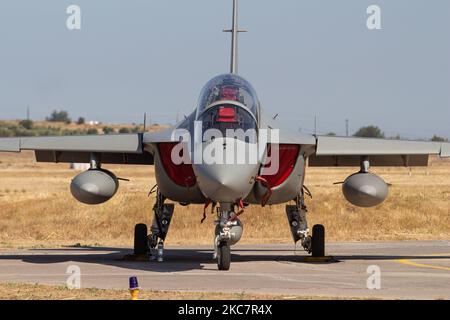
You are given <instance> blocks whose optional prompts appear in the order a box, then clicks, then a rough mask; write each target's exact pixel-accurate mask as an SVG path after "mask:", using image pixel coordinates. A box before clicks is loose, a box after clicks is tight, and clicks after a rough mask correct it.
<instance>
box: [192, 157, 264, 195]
mask: <svg viewBox="0 0 450 320" xmlns="http://www.w3.org/2000/svg"><path fill="white" fill-rule="evenodd" d="M258 169H259V167H258V166H257V165H255V164H252V165H249V164H233V165H228V164H212V165H207V164H201V165H194V171H195V173H196V176H197V180H198V183H199V187H200V190H201V191H202V192H203V194H204V195H205V196H206V197H207V198H209V199H211V200H213V201H216V202H236V201H237V200H239V199H242V198H245V197H246V196H247V195H248V194H249V193H250V191H251V189H252V187H253V184H254V179H252V178H254V177H255V176H256V175H257V173H258Z"/></svg>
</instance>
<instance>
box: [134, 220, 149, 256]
mask: <svg viewBox="0 0 450 320" xmlns="http://www.w3.org/2000/svg"><path fill="white" fill-rule="evenodd" d="M147 253H148V237H147V225H146V224H143V223H140V224H137V225H136V226H135V227H134V254H135V255H142V254H147Z"/></svg>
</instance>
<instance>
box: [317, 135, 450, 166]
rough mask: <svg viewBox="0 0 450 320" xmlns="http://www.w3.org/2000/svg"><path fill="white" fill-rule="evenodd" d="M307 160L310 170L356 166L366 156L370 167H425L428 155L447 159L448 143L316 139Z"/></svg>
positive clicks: (449, 146)
mask: <svg viewBox="0 0 450 320" xmlns="http://www.w3.org/2000/svg"><path fill="white" fill-rule="evenodd" d="M316 140H317V144H316V150H315V153H314V154H312V155H311V156H310V158H309V165H310V166H313V167H328V166H359V165H360V161H361V157H362V156H367V157H369V159H370V165H371V166H427V165H428V158H429V156H430V155H437V156H440V157H450V143H447V142H427V141H405V140H386V139H371V138H354V137H352V138H348V137H329V136H318V137H317V138H316Z"/></svg>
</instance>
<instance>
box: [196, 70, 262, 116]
mask: <svg viewBox="0 0 450 320" xmlns="http://www.w3.org/2000/svg"><path fill="white" fill-rule="evenodd" d="M218 101H236V102H238V103H240V104H242V105H244V106H245V107H246V108H247V109H248V110H249V111H250V112H251V113H252V114H253V115H254V117H255V118H256V119H257V118H258V117H257V110H258V106H259V101H258V97H257V96H256V92H255V90H254V89H253V87H252V86H251V84H250V83H249V82H248V81H247V80H245V79H244V78H242V77H240V76H238V75H235V74H224V75H220V76H217V77H215V78H213V79H212V80H210V81H209V82H208V83H207V84H206V85H205V87H204V88H203V90H202V92H201V93H200V99H199V105H198V110H197V119H198V118H199V117H200V116H201V115H202V113H203V112H204V111H205V110H206V109H208V108H209V107H211V105H212V104H215V103H216V102H218Z"/></svg>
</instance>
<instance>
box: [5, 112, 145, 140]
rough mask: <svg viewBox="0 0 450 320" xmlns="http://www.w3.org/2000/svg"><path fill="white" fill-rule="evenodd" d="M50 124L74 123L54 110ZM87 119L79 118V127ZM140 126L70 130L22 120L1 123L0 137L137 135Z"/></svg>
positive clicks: (49, 119)
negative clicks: (117, 128)
mask: <svg viewBox="0 0 450 320" xmlns="http://www.w3.org/2000/svg"><path fill="white" fill-rule="evenodd" d="M45 120H46V121H48V122H61V123H64V124H70V123H72V120H71V118H70V117H69V113H68V112H67V111H57V110H54V111H53V112H52V113H51V114H50V116H49V117H46V118H45ZM85 123H86V120H85V118H83V117H79V118H78V120H77V121H76V124H77V125H84V124H85ZM140 131H141V127H140V126H134V127H133V128H127V127H122V128H120V129H119V130H116V129H114V128H113V127H110V126H104V127H103V128H101V129H100V128H92V127H91V128H76V127H75V128H69V127H64V126H56V125H42V124H35V123H34V122H33V121H32V120H29V119H27V120H21V121H19V122H18V123H13V122H10V121H0V137H19V136H21V137H32V136H68V135H86V134H87V135H93V134H102V133H103V134H111V133H135V132H140Z"/></svg>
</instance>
